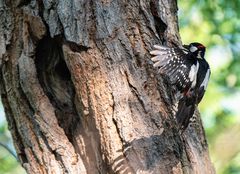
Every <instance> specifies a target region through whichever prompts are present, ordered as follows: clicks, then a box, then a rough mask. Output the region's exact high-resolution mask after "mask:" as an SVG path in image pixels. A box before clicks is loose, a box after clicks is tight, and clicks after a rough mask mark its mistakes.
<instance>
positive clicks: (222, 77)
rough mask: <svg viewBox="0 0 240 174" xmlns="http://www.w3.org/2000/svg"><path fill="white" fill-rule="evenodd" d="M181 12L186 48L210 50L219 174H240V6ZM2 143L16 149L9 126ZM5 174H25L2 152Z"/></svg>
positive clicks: (189, 2)
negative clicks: (195, 44) (197, 44)
mask: <svg viewBox="0 0 240 174" xmlns="http://www.w3.org/2000/svg"><path fill="white" fill-rule="evenodd" d="M178 7H179V23H180V33H181V37H182V41H183V43H184V44H189V43H191V42H195V41H197V42H200V43H202V44H204V45H205V46H206V47H207V54H206V58H207V60H208V62H209V64H210V66H211V69H212V74H211V80H210V83H209V86H208V89H207V92H206V95H205V97H204V99H203V101H202V103H201V104H200V112H201V113H202V118H203V121H204V127H205V130H206V133H207V139H208V143H209V147H210V154H211V158H212V161H213V163H214V165H215V167H216V171H217V173H218V174H239V173H240V124H239V123H240V109H239V108H240V52H239V50H240V34H239V32H240V11H239V10H240V9H239V8H240V1H239V0H208V1H207V0H198V1H195V0H180V1H178ZM0 105H1V104H0ZM0 111H2V108H0ZM2 115H3V114H1V115H0V117H3V116H2ZM0 141H1V142H4V143H5V144H7V145H8V146H10V147H11V146H12V145H11V144H12V142H11V137H10V135H9V132H8V131H7V126H6V123H5V122H2V123H1V124H0ZM0 173H3V174H15V173H17V174H23V173H25V172H24V170H23V169H22V168H21V166H20V165H19V164H18V162H17V161H16V159H14V157H13V156H11V155H10V154H9V152H8V151H6V150H5V149H4V148H2V147H1V146H0Z"/></svg>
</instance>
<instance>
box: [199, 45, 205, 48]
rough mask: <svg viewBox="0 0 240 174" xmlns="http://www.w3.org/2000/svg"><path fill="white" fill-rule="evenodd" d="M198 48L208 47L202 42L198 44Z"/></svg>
mask: <svg viewBox="0 0 240 174" xmlns="http://www.w3.org/2000/svg"><path fill="white" fill-rule="evenodd" d="M197 47H198V48H206V47H205V46H204V45H202V44H200V45H198V46H197Z"/></svg>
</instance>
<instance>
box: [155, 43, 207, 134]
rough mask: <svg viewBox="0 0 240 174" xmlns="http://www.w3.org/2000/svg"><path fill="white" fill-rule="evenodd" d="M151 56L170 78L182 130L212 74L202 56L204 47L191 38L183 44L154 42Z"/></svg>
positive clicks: (185, 126)
mask: <svg viewBox="0 0 240 174" xmlns="http://www.w3.org/2000/svg"><path fill="white" fill-rule="evenodd" d="M154 48H155V49H154V50H153V51H151V52H150V54H152V55H153V57H152V58H151V60H152V61H153V62H154V64H153V66H154V67H156V68H158V69H159V72H160V73H161V74H164V75H166V76H167V77H168V78H169V79H170V83H171V84H172V85H174V87H175V89H176V91H177V94H176V95H177V96H179V97H178V106H177V111H176V115H175V116H176V119H177V122H178V123H179V125H180V128H181V129H183V130H185V129H186V128H187V127H188V124H189V122H190V119H191V118H192V117H193V114H194V111H195V108H196V107H197V105H198V104H199V103H200V101H201V100H202V98H203V96H204V93H205V90H206V88H207V85H208V81H209V77H210V74H211V71H210V67H209V65H208V63H207V61H206V60H205V57H204V56H205V50H206V47H205V46H203V45H202V44H200V43H197V42H194V43H191V44H189V45H183V46H182V47H167V46H160V45H154Z"/></svg>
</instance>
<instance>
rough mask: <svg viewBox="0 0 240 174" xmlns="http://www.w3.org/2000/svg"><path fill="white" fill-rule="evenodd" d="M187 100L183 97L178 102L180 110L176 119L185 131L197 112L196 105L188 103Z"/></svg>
mask: <svg viewBox="0 0 240 174" xmlns="http://www.w3.org/2000/svg"><path fill="white" fill-rule="evenodd" d="M186 100H187V98H186V97H183V98H182V99H181V100H180V101H179V102H178V109H177V113H176V119H177V122H178V124H179V125H180V127H181V128H182V129H183V130H185V129H186V128H187V127H188V124H189V122H190V118H191V117H192V116H193V114H194V111H195V107H196V106H195V103H194V102H192V103H189V102H187V101H186Z"/></svg>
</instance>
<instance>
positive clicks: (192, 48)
mask: <svg viewBox="0 0 240 174" xmlns="http://www.w3.org/2000/svg"><path fill="white" fill-rule="evenodd" d="M189 50H190V51H191V52H192V53H194V52H195V51H197V50H198V48H197V47H195V46H193V45H191V46H190V49H189Z"/></svg>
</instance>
